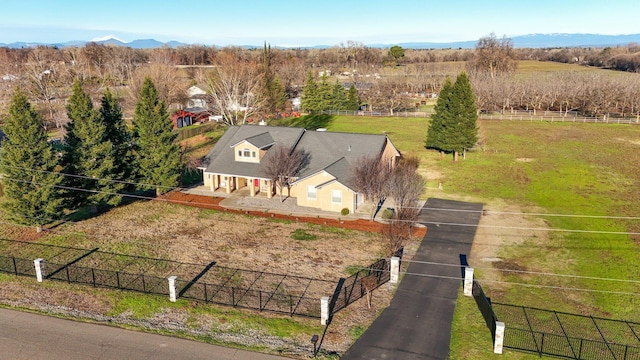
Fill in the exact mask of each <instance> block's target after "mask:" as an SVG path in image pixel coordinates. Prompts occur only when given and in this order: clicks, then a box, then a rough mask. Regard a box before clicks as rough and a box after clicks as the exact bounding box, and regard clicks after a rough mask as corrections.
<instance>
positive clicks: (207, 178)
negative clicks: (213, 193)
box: [202, 172, 215, 188]
mask: <svg viewBox="0 0 640 360" xmlns="http://www.w3.org/2000/svg"><path fill="white" fill-rule="evenodd" d="M214 176H215V175H214V174H212V173H208V172H202V180H203V182H204V186H206V187H208V188H211V183H212V182H213V177H214Z"/></svg>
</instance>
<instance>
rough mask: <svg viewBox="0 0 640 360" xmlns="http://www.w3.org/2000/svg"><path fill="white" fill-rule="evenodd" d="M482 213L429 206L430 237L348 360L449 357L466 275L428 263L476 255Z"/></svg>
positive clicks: (469, 206)
mask: <svg viewBox="0 0 640 360" xmlns="http://www.w3.org/2000/svg"><path fill="white" fill-rule="evenodd" d="M451 210H454V211H451ZM466 210H470V211H466ZM481 210H482V204H474V203H465V202H459V201H451V200H441V199H429V200H428V201H427V203H426V204H425V205H424V207H423V209H422V211H421V212H420V222H421V223H423V224H425V225H427V227H428V230H427V235H426V236H425V238H424V239H423V240H422V244H421V245H420V248H419V249H418V251H417V253H416V255H415V256H414V257H413V260H412V262H411V264H410V265H409V268H408V269H407V274H405V275H404V277H403V279H402V281H401V282H400V285H399V286H398V290H397V291H396V294H395V296H394V297H393V299H392V301H391V304H390V306H389V307H388V308H387V309H385V310H384V311H383V312H382V314H380V316H379V317H378V318H377V319H376V320H375V321H374V323H373V324H372V325H371V326H370V327H369V328H368V329H367V330H366V331H365V333H364V334H363V335H362V336H361V337H360V338H359V339H358V341H356V343H355V344H354V345H353V346H352V347H351V348H350V349H349V350H348V351H347V352H346V353H345V354H344V356H343V357H342V359H347V360H351V359H367V360H377V359H385V360H389V359H403V360H411V359H447V358H448V357H449V342H450V338H451V321H452V319H453V312H454V310H455V306H456V300H457V298H458V290H459V289H460V286H461V284H462V277H463V275H462V269H461V267H460V266H442V265H435V264H428V263H438V264H460V255H461V254H469V252H470V251H471V244H472V243H473V238H474V236H475V232H476V228H477V225H478V223H479V221H480V216H481ZM447 224H449V225H447ZM453 224H466V225H469V226H460V225H453ZM404 268H405V267H404V266H403V269H404ZM451 277H454V278H459V279H460V280H453V279H450V278H451Z"/></svg>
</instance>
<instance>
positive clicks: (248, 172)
mask: <svg viewBox="0 0 640 360" xmlns="http://www.w3.org/2000/svg"><path fill="white" fill-rule="evenodd" d="M303 132H304V129H300V128H288V127H276V126H260V125H242V126H230V127H229V129H227V131H226V132H225V133H224V135H222V137H221V138H220V140H218V142H217V143H216V145H215V146H214V147H213V149H211V151H209V153H208V154H207V156H206V157H205V160H204V165H205V166H206V167H207V168H206V170H205V171H206V172H212V173H217V174H227V175H239V176H247V177H259V178H265V177H266V176H265V174H264V172H263V171H262V170H261V168H260V164H254V163H245V162H238V161H235V154H234V153H233V148H232V147H233V146H234V145H237V144H239V143H241V142H242V141H244V140H248V139H250V138H254V140H255V141H256V142H257V143H258V144H264V141H263V140H264V139H266V136H263V134H267V135H268V136H269V137H270V138H271V139H272V141H271V143H275V144H283V145H285V146H294V145H295V143H296V142H297V141H298V139H299V138H300V136H302V133H303ZM254 145H256V144H254ZM256 146H258V145H256ZM258 147H260V146H258ZM268 156H269V152H268V151H267V153H266V155H265V157H264V158H263V159H262V161H263V162H264V161H265V158H267V157H268Z"/></svg>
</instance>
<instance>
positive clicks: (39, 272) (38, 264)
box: [33, 258, 45, 282]
mask: <svg viewBox="0 0 640 360" xmlns="http://www.w3.org/2000/svg"><path fill="white" fill-rule="evenodd" d="M33 266H35V268H36V280H38V282H42V280H43V279H44V276H45V275H44V259H43V258H37V259H35V260H33Z"/></svg>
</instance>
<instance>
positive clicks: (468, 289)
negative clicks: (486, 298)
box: [464, 266, 473, 296]
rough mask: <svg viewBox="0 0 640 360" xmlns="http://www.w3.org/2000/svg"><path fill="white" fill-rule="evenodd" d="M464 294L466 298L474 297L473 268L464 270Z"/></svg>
mask: <svg viewBox="0 0 640 360" xmlns="http://www.w3.org/2000/svg"><path fill="white" fill-rule="evenodd" d="M464 294H465V295H466V296H472V295H473V268H472V267H468V266H467V267H466V268H464Z"/></svg>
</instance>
